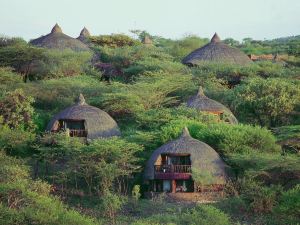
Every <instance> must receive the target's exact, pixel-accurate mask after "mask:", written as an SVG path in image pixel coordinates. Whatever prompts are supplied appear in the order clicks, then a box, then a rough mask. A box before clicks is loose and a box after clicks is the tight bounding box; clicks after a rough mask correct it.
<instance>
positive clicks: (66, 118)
mask: <svg viewBox="0 0 300 225" xmlns="http://www.w3.org/2000/svg"><path fill="white" fill-rule="evenodd" d="M80 122H82V123H80ZM63 123H68V126H71V127H72V128H71V129H73V128H74V129H79V130H84V133H85V134H86V137H87V139H97V138H108V137H112V136H120V134H121V133H120V130H119V127H118V125H117V123H116V122H115V121H114V119H113V118H112V117H110V115H108V114H107V113H106V112H104V111H102V110H101V109H98V108H96V107H94V106H90V105H88V104H87V103H86V102H85V99H84V97H83V95H82V94H80V96H79V98H78V100H77V102H76V104H74V105H72V106H70V107H68V108H66V109H64V110H62V111H61V112H59V113H58V114H56V115H55V116H54V117H53V118H52V120H51V121H50V122H49V123H48V126H47V130H48V131H59V130H60V129H64V128H69V127H64V128H62V124H63ZM74 136H75V135H74Z"/></svg>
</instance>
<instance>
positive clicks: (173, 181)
mask: <svg viewBox="0 0 300 225" xmlns="http://www.w3.org/2000/svg"><path fill="white" fill-rule="evenodd" d="M175 192H176V180H172V193H175Z"/></svg>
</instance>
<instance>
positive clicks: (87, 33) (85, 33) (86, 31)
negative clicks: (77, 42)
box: [80, 27, 91, 37]
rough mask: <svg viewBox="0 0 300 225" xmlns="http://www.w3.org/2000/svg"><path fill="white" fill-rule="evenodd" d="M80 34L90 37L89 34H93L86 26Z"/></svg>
mask: <svg viewBox="0 0 300 225" xmlns="http://www.w3.org/2000/svg"><path fill="white" fill-rule="evenodd" d="M80 36H84V37H89V36H91V34H90V32H89V30H88V29H87V28H86V27H83V29H82V30H81V32H80Z"/></svg>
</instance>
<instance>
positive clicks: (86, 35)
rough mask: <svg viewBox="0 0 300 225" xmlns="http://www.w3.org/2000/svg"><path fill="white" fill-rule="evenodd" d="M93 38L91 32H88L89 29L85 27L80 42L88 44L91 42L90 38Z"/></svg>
mask: <svg viewBox="0 0 300 225" xmlns="http://www.w3.org/2000/svg"><path fill="white" fill-rule="evenodd" d="M90 36H91V34H90V32H89V31H88V29H87V28H86V27H84V28H83V29H82V30H81V32H80V34H79V36H78V38H77V39H78V40H79V41H81V42H83V43H85V44H86V43H88V42H89V37H90Z"/></svg>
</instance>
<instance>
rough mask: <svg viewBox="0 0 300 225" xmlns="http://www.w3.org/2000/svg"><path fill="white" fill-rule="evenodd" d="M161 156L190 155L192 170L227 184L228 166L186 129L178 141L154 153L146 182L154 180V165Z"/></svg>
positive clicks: (146, 175) (146, 174)
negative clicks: (209, 175) (202, 172)
mask: <svg viewBox="0 0 300 225" xmlns="http://www.w3.org/2000/svg"><path fill="white" fill-rule="evenodd" d="M161 154H190V157H191V165H192V170H198V171H207V172H209V173H211V174H212V175H213V176H215V177H216V178H218V179H217V180H218V183H220V184H223V183H225V180H226V177H227V175H226V173H227V167H228V166H227V165H226V164H225V163H224V162H223V160H222V159H221V157H220V156H219V154H218V153H217V152H216V151H215V150H214V149H213V148H212V147H210V146H209V145H207V144H205V143H203V142H201V141H198V140H196V139H194V138H192V137H191V136H190V133H189V131H188V129H187V128H186V127H185V128H184V129H183V132H182V135H181V136H180V137H179V138H178V139H176V140H173V141H170V142H168V143H167V144H164V145H163V146H161V147H159V148H158V149H156V150H155V151H154V152H153V153H152V155H151V157H150V159H149V160H148V162H147V165H146V168H145V173H144V178H145V180H153V179H154V165H155V164H156V162H157V161H158V160H159V158H160V157H161Z"/></svg>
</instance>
